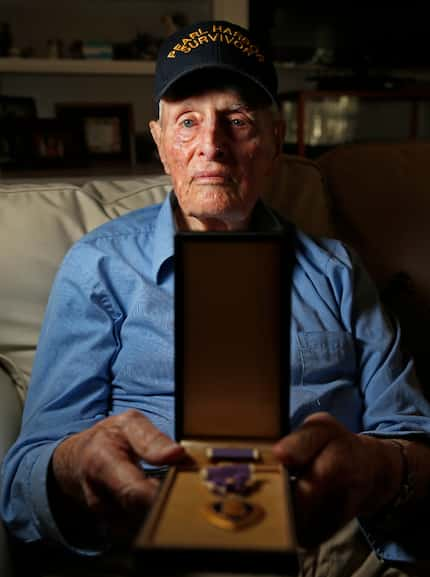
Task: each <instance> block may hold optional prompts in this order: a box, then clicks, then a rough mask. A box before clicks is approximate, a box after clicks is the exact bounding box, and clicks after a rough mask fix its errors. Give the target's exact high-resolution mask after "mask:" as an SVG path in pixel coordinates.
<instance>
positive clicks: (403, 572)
mask: <svg viewBox="0 0 430 577" xmlns="http://www.w3.org/2000/svg"><path fill="white" fill-rule="evenodd" d="M425 565H426V566H418V565H413V566H411V565H409V564H408V565H405V564H396V565H395V566H394V565H391V564H389V563H387V562H386V561H382V560H381V559H379V558H378V557H377V556H376V555H375V553H374V552H373V551H372V550H371V549H370V547H369V545H368V543H367V541H366V539H365V537H364V535H363V534H362V532H361V530H360V527H359V525H358V523H357V521H355V520H354V521H352V522H351V523H348V525H346V526H345V527H344V528H343V529H342V530H341V531H339V532H338V533H336V534H335V535H334V536H333V537H332V538H331V539H329V540H328V541H326V542H324V543H323V544H322V545H321V546H320V547H318V548H317V549H315V550H313V551H312V552H309V551H306V552H304V553H303V554H302V555H301V571H300V577H430V563H426V564H425Z"/></svg>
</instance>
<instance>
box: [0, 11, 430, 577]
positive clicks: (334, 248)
mask: <svg viewBox="0 0 430 577" xmlns="http://www.w3.org/2000/svg"><path fill="white" fill-rule="evenodd" d="M276 91H277V79H276V73H275V70H274V67H273V65H272V63H271V62H270V60H269V59H268V57H267V55H266V54H264V52H263V51H262V50H261V48H260V47H259V46H258V45H257V43H256V42H255V41H254V40H252V38H251V36H250V35H249V32H248V31H247V30H244V29H242V28H240V27H238V26H235V25H233V24H230V23H228V22H202V23H199V24H195V25H192V26H190V27H188V28H186V29H184V30H181V31H179V32H178V33H176V34H175V35H173V36H172V37H170V38H169V39H167V41H166V42H165V43H164V45H163V47H162V49H161V51H160V54H159V58H158V64H157V72H156V94H155V98H156V102H157V105H158V110H159V117H158V120H156V121H155V120H154V121H153V122H151V124H150V128H151V132H152V135H153V138H154V140H155V142H156V144H157V147H158V151H159V154H160V158H161V160H162V162H163V166H164V168H165V171H166V172H167V173H168V174H170V175H171V178H172V182H173V190H172V193H171V195H170V196H169V197H168V198H167V199H166V201H165V202H164V203H163V204H162V205H159V206H152V207H150V208H146V209H141V210H137V211H134V212H132V213H130V214H128V215H126V216H123V217H121V218H118V219H116V220H114V221H112V222H109V223H107V224H105V225H103V226H102V227H100V228H99V229H97V230H95V231H93V232H91V233H90V234H88V235H87V236H85V237H84V238H83V239H81V240H80V241H79V242H78V243H77V244H76V245H75V246H74V247H72V249H71V250H70V252H69V253H68V254H67V256H66V257H65V260H64V262H63V265H62V267H61V269H60V271H59V273H58V275H57V278H56V280H55V283H54V286H53V289H52V293H51V296H50V300H49V304H48V307H47V311H46V317H45V321H44V325H43V329H42V332H41V336H40V343H39V347H38V352H37V357H36V360H35V363H34V369H33V375H32V382H31V385H30V389H29V394H28V399H27V402H26V407H25V413H24V419H23V426H22V432H21V435H20V437H19V439H18V440H17V442H16V444H15V445H14V446H13V447H12V449H11V450H10V451H9V453H8V456H7V458H6V460H5V464H4V469H3V488H2V491H3V492H2V514H3V519H4V520H5V522H6V523H7V524H8V526H9V528H10V530H11V531H12V532H13V533H14V534H15V535H16V536H17V537H18V538H19V539H21V540H23V541H25V542H34V541H40V540H42V541H50V540H51V541H52V540H53V541H56V542H59V543H62V544H63V545H66V546H67V547H70V548H73V549H75V550H77V551H82V552H84V553H85V552H86V553H91V552H92V551H93V552H97V551H100V550H102V549H103V547H104V546H105V544H106V542H107V541H108V540H110V539H112V538H114V535H113V532H114V529H113V528H114V527H115V526H116V525H118V520H122V522H123V523H125V522H126V520H127V523H130V520H131V519H132V518H133V517H136V513H137V516H138V518H139V519H140V518H141V514H142V511H143V510H145V509H146V508H147V507H148V506H149V504H150V503H151V502H152V500H153V498H154V496H155V493H156V491H157V486H158V481H157V480H156V479H155V478H154V476H153V475H151V474H146V473H145V472H144V467H143V463H146V464H150V465H156V466H160V465H169V464H171V463H174V462H177V461H179V460H181V459H183V458H184V456H185V455H184V449H183V448H182V447H181V446H180V445H178V444H177V443H175V442H174V441H173V440H172V436H173V423H172V421H173V391H174V382H173V349H174V343H173V275H174V254H173V237H174V234H175V231H176V230H191V231H196V230H198V231H207V230H210V231H241V230H266V231H267V230H272V229H276V230H279V228H280V227H282V226H284V223H283V222H282V220H281V219H280V218H278V216H277V215H276V214H274V213H273V211H271V210H270V209H269V208H267V207H265V206H264V205H263V203H262V202H261V201H260V200H259V198H260V196H261V194H262V192H263V191H264V190H265V187H266V186H268V182H269V181H270V177H271V175H272V174H273V171H274V168H275V165H276V162H277V161H278V159H279V156H280V154H281V149H282V142H283V124H282V120H281V118H280V114H279V110H278V108H277V106H276ZM295 250H296V254H295V264H294V270H293V283H292V327H291V334H292V347H291V363H292V366H291V425H292V428H293V432H292V433H291V434H290V435H288V436H287V437H285V438H283V439H280V440H279V442H278V443H277V444H276V445H275V446H274V447H273V451H274V453H275V455H276V456H277V457H278V458H279V460H280V461H281V462H282V463H284V464H285V465H286V466H287V467H288V468H289V469H291V470H293V471H294V473H295V474H296V475H297V482H296V485H295V500H296V511H297V526H298V532H299V537H300V540H301V542H302V543H303V544H304V545H308V546H309V545H312V546H315V545H317V544H319V543H321V542H323V541H324V540H326V539H327V538H329V537H330V536H332V535H333V534H334V533H335V532H336V531H338V530H339V529H340V528H342V527H344V526H346V527H347V529H346V531H347V532H349V533H348V537H349V538H351V539H352V540H353V541H352V542H353V547H355V548H356V549H355V551H354V553H355V556H356V560H354V561H351V560H350V559H349V557H348V555H347V559H346V560H345V562H344V563H343V564H342V561H341V555H340V553H339V550H340V549H341V548H342V550H343V549H344V547H343V546H340V545H339V543H340V541H339V539H341V538H340V537H339V534H337V535H336V536H335V537H334V538H333V539H332V541H331V543H334V545H333V546H334V547H337V570H338V571H340V573H339V574H342V575H346V574H347V573H346V571H348V574H352V572H353V571H354V570H355V568H354V567H355V566H358V565H360V564H366V566H367V568H368V570H369V573H366V574H372V571H373V572H374V574H376V573H378V575H379V574H381V573H380V572H381V571H382V569H383V567H382V566H381V564H382V563H383V562H382V561H379V560H378V557H377V556H376V555H375V554H374V553H372V552H371V550H370V548H369V547H368V545H367V542H366V540H365V539H364V538H363V537H362V535H366V537H367V540H368V541H369V542H370V543H372V545H373V547H374V549H375V551H376V553H377V554H378V556H380V557H384V558H385V559H388V560H390V562H393V563H395V562H397V561H408V562H411V561H413V560H414V555H419V554H420V553H419V552H418V546H417V541H416V537H415V536H414V537H413V538H411V534H412V533H413V531H412V529H413V528H412V527H410V526H408V528H407V529H406V530H403V531H402V524H405V523H407V521H408V520H410V519H412V518H414V516H415V515H419V514H422V513H423V509H424V508H426V509H427V502H426V499H427V492H428V486H429V481H430V449H429V447H428V445H427V442H428V435H429V432H430V419H429V416H430V409H429V407H428V405H427V403H426V402H425V401H424V399H423V397H422V396H421V394H420V393H419V390H418V389H419V387H418V386H417V383H416V381H415V376H414V370H413V365H412V362H411V361H410V360H409V359H407V358H404V357H403V355H402V353H401V351H400V348H399V332H398V327H397V326H396V325H394V326H393V325H392V324H391V323H390V321H389V319H388V318H387V316H386V315H385V314H384V312H383V311H382V309H381V307H380V305H379V301H378V297H377V294H376V291H375V289H374V287H373V285H372V284H371V282H370V281H369V279H368V278H367V276H366V274H365V273H364V271H363V270H362V268H361V266H360V265H359V264H358V263H357V262H356V259H355V257H354V256H353V255H351V254H350V252H349V251H348V250H347V249H346V248H345V247H344V246H342V245H341V244H340V243H338V242H336V241H331V240H320V241H317V240H314V239H311V238H309V237H307V236H306V235H304V234H302V233H301V232H300V231H297V232H296V233H295ZM286 298H287V295H286ZM285 386H288V384H287V383H285ZM357 517H358V518H359V519H360V523H361V525H362V528H363V533H360V532H357V531H355V528H356V524H354V522H353V524H351V523H349V522H350V521H352V520H353V519H355V518H357ZM348 523H349V524H348ZM342 538H343V537H342ZM324 547H325V548H326V549H324ZM327 547H329V545H327V544H325V545H323V547H322V549H320V550H319V551H320V553H319V555H320V556H321V554H322V553H321V552H323V551H324V550H325V551H326V552H327V551H329V553H327V555H328V556H329V558H330V555H331V553H330V549H327ZM315 558H316V557H315V555H314V557H312V556H308V558H307V559H308V560H309V559H311V560H312V561H311V564H312V566H314V565H315V563H314V561H315ZM369 559H370V561H369ZM353 563H355V566H354V565H353ZM308 565H309V562H308ZM325 567H326V568H327V566H325ZM347 567H348V569H347ZM305 569H306V562H305ZM333 571H334V569H333ZM330 574H331V575H335V574H337V573H334V572H333V573H330ZM360 574H361V573H360Z"/></svg>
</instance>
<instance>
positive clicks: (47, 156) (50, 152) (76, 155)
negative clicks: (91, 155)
mask: <svg viewBox="0 0 430 577" xmlns="http://www.w3.org/2000/svg"><path fill="white" fill-rule="evenodd" d="M30 135H31V151H32V165H33V167H35V168H39V167H61V166H64V167H79V166H85V165H86V164H87V163H88V158H87V153H86V148H85V141H84V135H83V133H82V131H81V129H80V127H79V126H75V125H74V124H72V123H70V122H66V121H61V120H57V119H56V118H40V119H37V121H35V122H33V123H32V125H31V126H30Z"/></svg>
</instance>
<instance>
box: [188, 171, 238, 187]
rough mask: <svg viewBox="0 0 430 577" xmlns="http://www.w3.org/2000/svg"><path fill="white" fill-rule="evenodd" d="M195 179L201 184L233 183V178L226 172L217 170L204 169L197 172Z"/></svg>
mask: <svg viewBox="0 0 430 577" xmlns="http://www.w3.org/2000/svg"><path fill="white" fill-rule="evenodd" d="M193 181H195V182H198V183H199V184H231V182H232V178H231V176H230V175H229V174H227V173H225V172H220V171H218V170H217V171H215V170H204V171H200V172H196V173H195V174H194V176H193Z"/></svg>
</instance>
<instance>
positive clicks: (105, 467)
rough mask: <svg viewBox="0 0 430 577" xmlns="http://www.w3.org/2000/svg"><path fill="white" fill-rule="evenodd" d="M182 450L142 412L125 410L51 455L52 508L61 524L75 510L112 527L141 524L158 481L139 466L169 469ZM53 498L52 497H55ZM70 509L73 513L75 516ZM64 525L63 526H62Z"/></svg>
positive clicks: (180, 456)
mask: <svg viewBox="0 0 430 577" xmlns="http://www.w3.org/2000/svg"><path fill="white" fill-rule="evenodd" d="M183 457H184V449H183V448H182V447H181V446H180V445H178V444H177V443H175V442H174V441H173V440H172V439H170V438H168V437H167V436H166V435H164V434H163V433H162V432H161V431H159V430H158V429H157V428H156V427H154V425H153V424H152V423H151V422H150V421H149V420H148V419H147V418H146V417H145V416H144V415H142V414H141V413H140V412H138V411H135V410H128V411H126V412H124V413H123V414H121V415H118V416H113V417H108V418H106V419H104V420H103V421H101V422H99V423H98V424H96V425H94V426H93V427H91V428H90V429H88V430H86V431H83V432H82V433H78V434H75V435H72V436H71V437H69V438H68V439H66V440H65V441H63V442H62V443H61V444H60V445H58V447H57V448H56V450H55V451H54V454H53V458H52V470H51V473H52V482H51V487H53V490H52V492H51V502H52V506H53V510H54V513H55V512H56V513H57V518H58V517H59V518H60V521H67V517H68V516H69V513H70V512H71V511H73V513H74V516H75V517H76V514H77V512H78V511H79V510H81V511H82V513H83V516H84V515H85V512H87V513H88V512H89V513H92V514H94V515H93V517H94V518H95V519H97V520H99V521H103V522H105V523H107V524H110V525H114V524H117V525H118V524H120V523H121V521H123V520H125V519H127V520H128V521H132V519H133V517H136V516H138V517H140V519H141V518H142V512H144V511H145V510H146V509H147V507H148V505H149V504H150V503H151V502H152V501H153V499H154V496H155V494H156V492H157V487H158V481H156V480H155V479H150V478H146V477H145V474H144V472H143V471H142V469H141V467H140V466H139V461H140V460H141V459H144V460H145V461H147V462H148V463H151V464H153V465H161V464H170V463H173V462H176V461H178V460H180V459H181V458H183ZM54 495H55V497H54ZM73 508H74V510H73ZM66 524H67V522H66Z"/></svg>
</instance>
